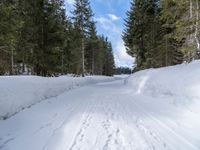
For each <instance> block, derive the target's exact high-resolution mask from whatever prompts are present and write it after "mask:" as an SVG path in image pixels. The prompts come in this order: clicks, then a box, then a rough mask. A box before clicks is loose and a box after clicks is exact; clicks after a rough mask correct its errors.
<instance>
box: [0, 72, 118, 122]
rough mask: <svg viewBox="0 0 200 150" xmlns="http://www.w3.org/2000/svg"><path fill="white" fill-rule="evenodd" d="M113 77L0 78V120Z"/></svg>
mask: <svg viewBox="0 0 200 150" xmlns="http://www.w3.org/2000/svg"><path fill="white" fill-rule="evenodd" d="M114 79H115V78H113V77H103V76H93V77H92V76H91V77H90V76H88V77H85V78H81V77H76V78H75V77H68V76H61V77H58V78H44V77H37V76H2V77H0V119H5V118H7V117H10V116H12V115H14V114H15V113H17V112H19V111H20V110H22V109H25V108H27V107H30V106H31V105H34V104H36V103H38V102H40V101H42V100H45V99H48V98H51V97H55V96H58V95H59V94H61V93H63V92H65V91H67V90H70V89H73V88H76V87H80V86H85V85H90V84H95V83H99V82H107V81H113V80H114Z"/></svg>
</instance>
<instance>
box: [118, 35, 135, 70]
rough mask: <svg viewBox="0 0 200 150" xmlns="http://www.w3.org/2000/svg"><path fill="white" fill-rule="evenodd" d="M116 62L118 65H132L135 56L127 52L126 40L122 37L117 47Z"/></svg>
mask: <svg viewBox="0 0 200 150" xmlns="http://www.w3.org/2000/svg"><path fill="white" fill-rule="evenodd" d="M114 55H115V62H116V66H123V67H132V66H133V63H134V58H132V57H131V56H129V55H128V54H127V53H126V48H125V46H124V42H123V41H122V39H120V40H119V41H118V42H117V45H116V47H115V54H114Z"/></svg>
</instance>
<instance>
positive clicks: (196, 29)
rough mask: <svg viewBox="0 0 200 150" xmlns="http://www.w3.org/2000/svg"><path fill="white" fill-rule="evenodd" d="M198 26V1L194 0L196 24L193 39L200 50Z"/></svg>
mask: <svg viewBox="0 0 200 150" xmlns="http://www.w3.org/2000/svg"><path fill="white" fill-rule="evenodd" d="M198 28H199V1H198V0H196V26H195V40H196V44H197V50H198V51H199V50H200V43H199V38H198Z"/></svg>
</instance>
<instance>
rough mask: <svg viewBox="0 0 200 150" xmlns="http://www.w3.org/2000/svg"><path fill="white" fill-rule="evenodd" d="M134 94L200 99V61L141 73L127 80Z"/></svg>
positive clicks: (126, 82)
mask: <svg viewBox="0 0 200 150" xmlns="http://www.w3.org/2000/svg"><path fill="white" fill-rule="evenodd" d="M125 84H126V85H128V86H130V89H131V90H132V91H133V92H134V94H138V95H140V94H143V95H147V96H153V97H158V96H168V97H169V96H170V97H176V96H177V97H179V98H180V97H182V98H186V99H200V61H194V62H192V63H190V64H182V65H177V66H173V67H166V68H161V69H149V70H144V71H140V72H138V73H135V74H133V75H131V76H130V77H129V78H127V79H126V81H125Z"/></svg>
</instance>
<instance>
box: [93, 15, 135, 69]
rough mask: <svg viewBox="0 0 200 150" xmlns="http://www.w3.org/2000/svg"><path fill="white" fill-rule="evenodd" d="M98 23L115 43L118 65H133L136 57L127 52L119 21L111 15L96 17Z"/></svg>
mask: <svg viewBox="0 0 200 150" xmlns="http://www.w3.org/2000/svg"><path fill="white" fill-rule="evenodd" d="M95 20H96V21H97V22H98V25H100V27H101V28H102V29H103V30H104V32H105V34H106V35H107V36H108V37H109V40H111V42H112V44H113V52H114V56H115V63H116V66H117V67H119V66H122V67H132V66H133V63H134V59H133V58H132V57H131V56H129V55H128V54H127V53H126V48H125V46H124V42H123V40H122V38H121V34H122V29H121V28H120V27H119V26H118V25H117V23H116V22H115V21H114V20H112V19H110V18H109V17H103V16H101V17H99V18H95Z"/></svg>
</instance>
